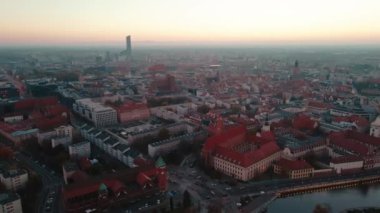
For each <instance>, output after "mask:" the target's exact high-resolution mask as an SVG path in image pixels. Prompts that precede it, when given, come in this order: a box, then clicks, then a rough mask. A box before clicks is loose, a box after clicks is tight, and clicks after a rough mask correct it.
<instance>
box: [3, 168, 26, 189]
mask: <svg viewBox="0 0 380 213" xmlns="http://www.w3.org/2000/svg"><path fill="white" fill-rule="evenodd" d="M0 181H1V183H2V184H4V186H5V188H6V189H7V190H12V191H17V190H19V189H21V188H23V187H24V186H25V185H26V183H27V182H28V172H27V171H25V170H22V169H17V170H16V169H15V170H8V171H1V173H0Z"/></svg>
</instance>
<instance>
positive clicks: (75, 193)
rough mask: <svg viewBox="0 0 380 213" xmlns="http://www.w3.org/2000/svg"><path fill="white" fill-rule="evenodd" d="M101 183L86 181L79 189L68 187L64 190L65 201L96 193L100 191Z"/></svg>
mask: <svg viewBox="0 0 380 213" xmlns="http://www.w3.org/2000/svg"><path fill="white" fill-rule="evenodd" d="M100 184H102V182H101V181H86V182H83V183H82V184H81V185H80V186H77V187H68V188H65V190H64V197H65V200H67V199H69V198H74V197H79V196H83V195H86V194H90V193H96V192H97V191H98V190H99V186H100Z"/></svg>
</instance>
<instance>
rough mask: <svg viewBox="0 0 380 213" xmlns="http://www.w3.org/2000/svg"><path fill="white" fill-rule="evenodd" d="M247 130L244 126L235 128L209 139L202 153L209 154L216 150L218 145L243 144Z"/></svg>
mask: <svg viewBox="0 0 380 213" xmlns="http://www.w3.org/2000/svg"><path fill="white" fill-rule="evenodd" d="M245 134H246V129H245V127H244V126H242V125H240V126H235V127H231V128H229V129H227V130H224V131H223V132H222V133H221V134H219V135H214V136H212V137H209V138H208V139H207V141H206V143H205V144H204V146H203V149H202V152H204V153H208V152H211V151H212V150H214V149H215V147H216V145H218V144H222V143H223V144H225V145H227V144H230V143H231V144H233V143H238V142H241V141H242V140H243V139H244V138H245Z"/></svg>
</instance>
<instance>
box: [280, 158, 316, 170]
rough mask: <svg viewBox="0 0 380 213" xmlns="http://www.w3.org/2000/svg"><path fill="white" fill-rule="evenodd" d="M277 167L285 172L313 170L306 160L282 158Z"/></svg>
mask: <svg viewBox="0 0 380 213" xmlns="http://www.w3.org/2000/svg"><path fill="white" fill-rule="evenodd" d="M277 165H278V166H279V167H281V168H282V169H284V170H287V171H289V170H301V169H311V168H313V167H312V166H311V165H310V164H309V163H307V162H306V161H305V160H288V159H285V158H281V159H280V160H279V161H278V162H277Z"/></svg>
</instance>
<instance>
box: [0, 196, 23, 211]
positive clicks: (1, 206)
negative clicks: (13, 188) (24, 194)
mask: <svg viewBox="0 0 380 213" xmlns="http://www.w3.org/2000/svg"><path fill="white" fill-rule="evenodd" d="M0 213H22V206H21V199H20V196H19V195H18V194H16V193H1V194H0Z"/></svg>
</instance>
